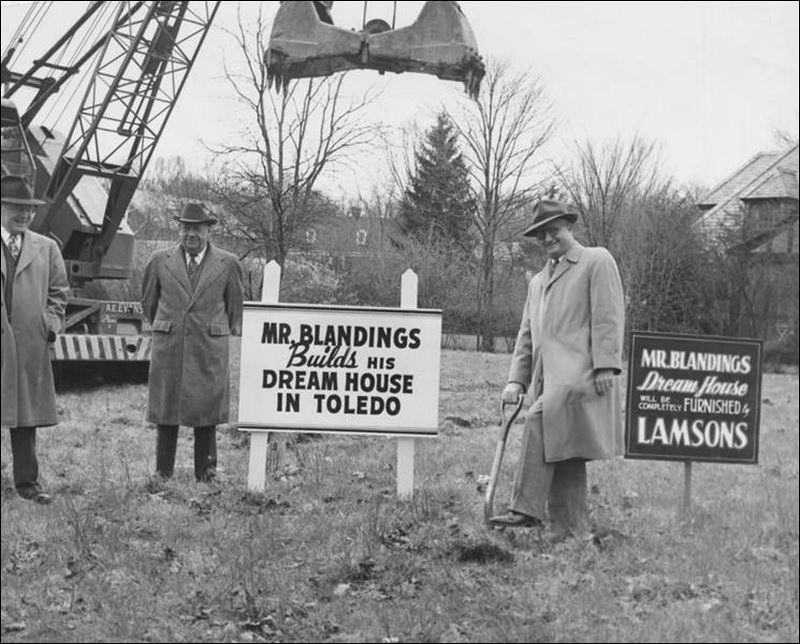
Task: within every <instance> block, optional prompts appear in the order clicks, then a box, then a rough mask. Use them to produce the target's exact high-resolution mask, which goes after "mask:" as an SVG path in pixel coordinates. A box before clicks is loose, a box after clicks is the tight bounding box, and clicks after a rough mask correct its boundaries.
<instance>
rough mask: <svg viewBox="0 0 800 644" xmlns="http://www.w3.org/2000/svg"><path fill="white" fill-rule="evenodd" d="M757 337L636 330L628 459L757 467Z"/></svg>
mask: <svg viewBox="0 0 800 644" xmlns="http://www.w3.org/2000/svg"><path fill="white" fill-rule="evenodd" d="M761 349H762V341H761V340H757V339H752V340H751V339H742V338H721V337H717V336H694V335H681V334H675V333H645V332H643V331H633V332H632V333H631V343H630V351H629V354H628V395H627V402H626V420H625V457H626V458H646V459H659V460H684V461H685V460H692V461H714V462H722V463H750V464H754V463H758V434H759V420H760V411H761V410H760V402H761Z"/></svg>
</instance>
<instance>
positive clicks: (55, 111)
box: [42, 3, 114, 123]
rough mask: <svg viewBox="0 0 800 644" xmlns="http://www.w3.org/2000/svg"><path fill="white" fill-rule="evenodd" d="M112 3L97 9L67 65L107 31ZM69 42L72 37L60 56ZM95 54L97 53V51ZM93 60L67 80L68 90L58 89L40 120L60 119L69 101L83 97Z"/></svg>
mask: <svg viewBox="0 0 800 644" xmlns="http://www.w3.org/2000/svg"><path fill="white" fill-rule="evenodd" d="M90 4H92V3H90ZM112 4H113V3H106V6H105V7H102V8H101V9H100V11H98V12H97V13H96V14H95V15H94V16H93V17H92V20H91V22H90V24H89V26H88V27H87V29H86V30H85V31H84V34H83V36H82V37H81V40H80V42H79V43H78V45H77V46H76V47H74V48H73V51H72V52H71V55H70V59H69V62H68V63H67V66H72V65H73V64H74V63H75V61H76V60H77V59H78V58H79V57H80V56H82V55H83V52H84V51H85V47H86V44H87V42H96V41H97V39H98V38H100V37H101V36H102V35H103V34H104V33H105V32H106V31H108V29H109V28H110V25H111V23H112V21H113V18H114V10H113V7H111V5H112ZM104 12H105V14H106V15H105V16H103V13H104ZM71 43H72V39H70V41H69V42H68V43H67V44H66V45H65V48H64V51H63V52H62V57H63V55H65V53H66V47H67V46H69V45H70V44H71ZM97 55H99V53H98V54H97ZM95 60H96V56H95V59H92V60H88V61H86V62H85V63H84V65H83V68H82V69H81V70H80V72H79V73H78V74H76V75H75V76H74V77H73V78H71V79H70V80H69V81H67V85H69V88H70V91H64V89H65V88H63V87H62V88H61V91H59V93H58V95H57V96H56V98H55V100H54V101H52V103H51V105H50V106H49V108H48V110H47V112H46V114H45V116H44V117H43V119H42V122H53V123H55V122H58V121H60V120H61V118H62V117H63V116H64V113H65V111H66V108H67V106H68V105H69V104H70V102H71V101H73V100H74V98H75V97H76V96H80V97H81V99H82V98H83V92H84V90H85V89H86V85H87V84H88V81H89V79H90V77H91V75H92V72H93V67H94V62H95ZM51 118H52V119H53V120H52V121H50V119H51Z"/></svg>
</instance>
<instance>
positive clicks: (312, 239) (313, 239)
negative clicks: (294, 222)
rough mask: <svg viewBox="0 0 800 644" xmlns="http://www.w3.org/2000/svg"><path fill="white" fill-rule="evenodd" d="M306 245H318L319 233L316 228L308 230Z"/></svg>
mask: <svg viewBox="0 0 800 644" xmlns="http://www.w3.org/2000/svg"><path fill="white" fill-rule="evenodd" d="M306 243H308V244H316V243H317V231H316V229H314V228H309V229H308V230H306Z"/></svg>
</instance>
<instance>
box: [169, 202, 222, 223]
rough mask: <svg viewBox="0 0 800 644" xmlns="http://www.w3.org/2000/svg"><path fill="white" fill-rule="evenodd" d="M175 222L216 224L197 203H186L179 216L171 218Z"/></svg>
mask: <svg viewBox="0 0 800 644" xmlns="http://www.w3.org/2000/svg"><path fill="white" fill-rule="evenodd" d="M173 219H174V220H175V221H179V222H181V223H183V224H216V223H217V220H216V219H215V218H214V217H212V216H211V215H209V214H208V213H207V212H206V210H205V208H203V206H202V205H201V204H199V203H187V204H186V205H185V206H184V207H183V210H181V214H180V215H175V216H174V217H173Z"/></svg>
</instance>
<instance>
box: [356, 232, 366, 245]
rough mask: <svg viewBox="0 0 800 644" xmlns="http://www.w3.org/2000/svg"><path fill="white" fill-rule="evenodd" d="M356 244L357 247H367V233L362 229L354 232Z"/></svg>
mask: <svg viewBox="0 0 800 644" xmlns="http://www.w3.org/2000/svg"><path fill="white" fill-rule="evenodd" d="M356 243H357V244H358V245H359V246H366V245H367V231H366V230H364V229H363V228H362V229H361V230H357V231H356Z"/></svg>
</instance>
